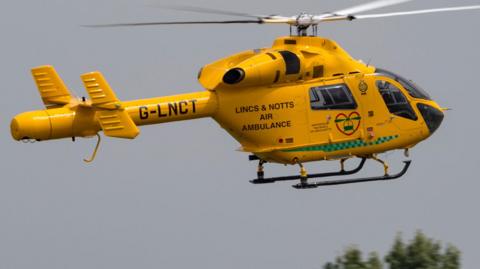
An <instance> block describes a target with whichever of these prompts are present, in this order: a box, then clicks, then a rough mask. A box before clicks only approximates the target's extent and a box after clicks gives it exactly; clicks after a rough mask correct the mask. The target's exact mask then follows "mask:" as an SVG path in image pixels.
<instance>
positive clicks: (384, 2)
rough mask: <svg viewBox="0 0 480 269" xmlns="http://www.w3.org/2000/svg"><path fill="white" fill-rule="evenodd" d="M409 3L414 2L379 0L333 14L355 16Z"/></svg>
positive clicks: (407, 0)
mask: <svg viewBox="0 0 480 269" xmlns="http://www.w3.org/2000/svg"><path fill="white" fill-rule="evenodd" d="M409 1H412V0H377V1H373V2H370V3H366V4H363V5H358V6H353V7H350V8H346V9H342V10H338V11H335V12H332V13H333V14H337V15H354V14H358V13H361V12H365V11H370V10H374V9H379V8H382V7H388V6H393V5H397V4H401V3H405V2H409Z"/></svg>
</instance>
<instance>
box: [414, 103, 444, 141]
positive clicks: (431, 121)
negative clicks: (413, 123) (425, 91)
mask: <svg viewBox="0 0 480 269" xmlns="http://www.w3.org/2000/svg"><path fill="white" fill-rule="evenodd" d="M417 107H418V110H419V111H420V113H421V114H422V117H423V119H424V120H425V123H426V124H427V127H428V130H429V131H430V135H432V134H433V133H434V132H435V131H436V130H437V129H438V127H440V124H442V121H443V118H444V114H443V112H442V110H440V109H438V108H435V107H433V106H430V105H427V104H422V103H418V104H417Z"/></svg>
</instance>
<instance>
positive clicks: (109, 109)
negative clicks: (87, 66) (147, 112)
mask: <svg viewBox="0 0 480 269" xmlns="http://www.w3.org/2000/svg"><path fill="white" fill-rule="evenodd" d="M81 78H82V81H83V84H84V85H85V88H86V89H87V92H88V95H89V96H90V98H91V100H92V107H94V108H96V109H98V112H97V119H98V121H99V123H100V126H101V127H102V129H103V133H104V134H105V135H106V136H111V137H119V138H130V139H133V138H135V137H136V136H137V135H138V134H139V133H140V131H139V129H138V128H137V126H136V125H135V123H134V122H133V120H132V119H131V118H130V116H129V115H128V113H127V112H126V111H125V110H124V109H123V107H122V104H121V102H120V100H118V98H117V96H115V93H114V92H113V90H112V89H111V88H110V85H108V83H107V81H106V80H105V78H104V77H103V75H102V74H101V73H100V72H98V71H97V72H91V73H87V74H83V75H82V76H81Z"/></svg>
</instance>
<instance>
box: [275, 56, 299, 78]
mask: <svg viewBox="0 0 480 269" xmlns="http://www.w3.org/2000/svg"><path fill="white" fill-rule="evenodd" d="M278 53H280V55H282V57H283V60H284V61H285V66H286V69H287V71H286V72H285V74H287V75H291V74H298V73H300V59H299V58H298V56H297V55H296V54H295V53H293V52H290V51H288V50H282V51H279V52H278Z"/></svg>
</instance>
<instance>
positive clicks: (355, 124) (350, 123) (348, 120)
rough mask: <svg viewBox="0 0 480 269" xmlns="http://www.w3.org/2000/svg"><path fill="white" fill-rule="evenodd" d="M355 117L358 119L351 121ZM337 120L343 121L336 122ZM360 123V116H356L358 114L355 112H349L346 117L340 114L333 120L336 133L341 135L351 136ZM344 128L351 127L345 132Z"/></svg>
mask: <svg viewBox="0 0 480 269" xmlns="http://www.w3.org/2000/svg"><path fill="white" fill-rule="evenodd" d="M355 117H357V118H359V119H355V120H352V118H355ZM337 120H343V121H341V122H337ZM360 121H361V117H360V114H358V112H356V111H353V112H351V113H350V114H349V115H348V116H347V115H345V114H344V113H340V114H338V115H337V117H336V118H335V125H336V126H337V129H338V131H340V132H341V133H342V134H344V135H352V134H354V133H355V132H356V131H357V130H358V128H359V127H360ZM340 124H341V125H342V126H341V127H340ZM347 124H348V125H347ZM346 126H351V129H350V130H345V127H346Z"/></svg>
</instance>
